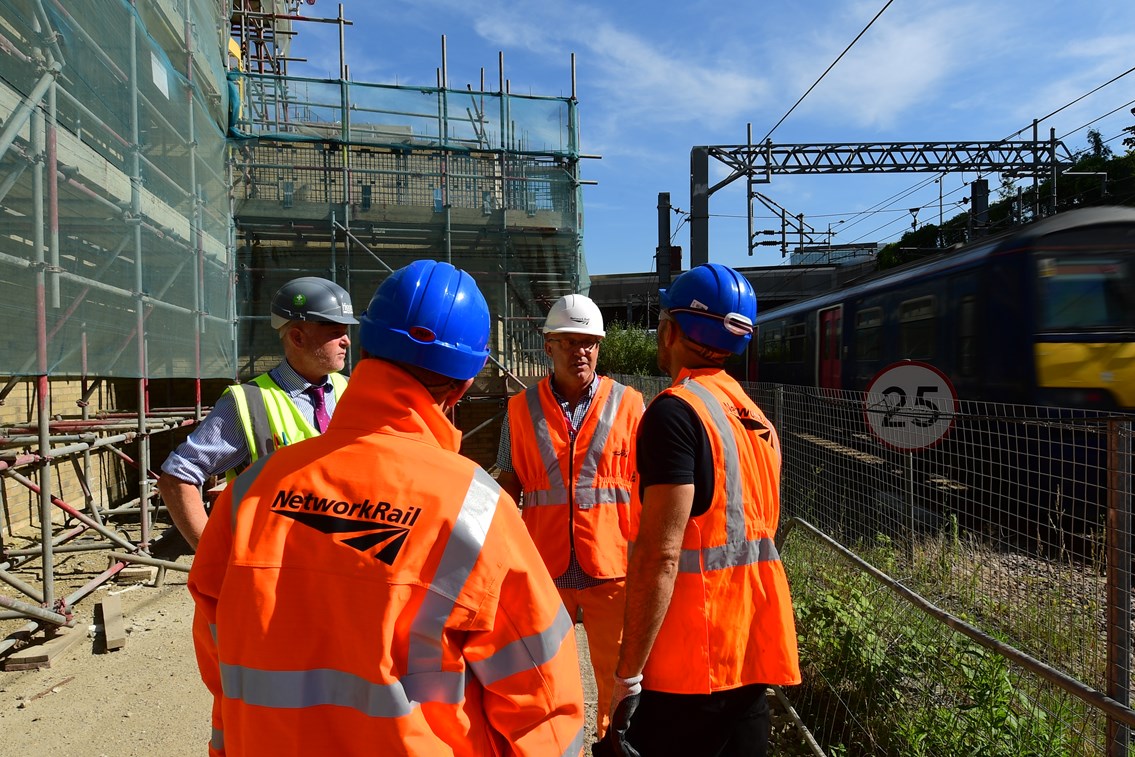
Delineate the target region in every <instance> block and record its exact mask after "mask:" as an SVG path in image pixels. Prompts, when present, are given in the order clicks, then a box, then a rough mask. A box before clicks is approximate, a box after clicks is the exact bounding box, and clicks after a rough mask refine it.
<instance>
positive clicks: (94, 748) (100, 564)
mask: <svg viewBox="0 0 1135 757" xmlns="http://www.w3.org/2000/svg"><path fill="white" fill-rule="evenodd" d="M156 556H160V557H162V558H163V559H176V560H177V561H178V562H179V563H183V564H185V565H189V564H190V563H191V557H190V556H189V555H185V554H181V555H177V554H160V555H156ZM107 564H108V560H107V557H106V556H105V555H100V554H99V553H97V552H88V553H77V554H75V555H71V556H67V557H65V558H64V559H62V560H61V561H60V563H59V566H58V567H57V570H56V575H57V576H60V577H61V578H59V585H58V586H57V589H56V595H57V596H66V595H67V594H68V593H69V592H71V591H74V590H75V589H77V588H78V587H80V586H82V585H83V584H85V583H86V582H87V581H89V580H90V579H91V578H92V577H93V576H95V575H97V574H98V573H100V572H102V571H103V570H106V568H107ZM139 573H143V574H144V575H138V574H139ZM187 577H188V574H186V573H182V572H178V571H174V570H167V571H166V573H165V577H164V580H163V581H162V582H161V586H157V585H155V584H156V581H155V578H154V577H153V575H152V574H149V573H148V572H146V571H130V574H129V576H128V577H124V578H121V579H119V580H117V581H112V582H111V583H109V584H107V585H105V586H103V587H101V588H99V589H98V590H97V591H95V592H94V593H93V594H92V595H90V596H88V597H86V598H84V599H83V600H82V601H81V602H80V603H78V605H77V606H76V608H75V617H76V618H77V622H76V624H75V629H74V632H76V633H78V634H80V635H81V638H80V639H79V640H78V641H76V642H75V643H73V644H71V645H70V646H69V647H68V648H67V649H66V650H65V651H63V652H60V653H59V654H58V655H57V656H56V657H54V658H53V659H52V660H51V666H50V667H49V668H40V669H35V670H26V671H8V672H2V671H0V755H3V756H7V755H12V756H13V757H15V756H16V755H31V754H53V755H57V756H58V757H98V756H99V755H105V756H106V757H130V756H131V755H136V756H137V757H153V755H163V757H190V756H191V755H203V754H205V753H206V749H207V747H206V745H207V742H208V739H209V708H210V696H209V693H208V691H207V690H206V689H205V686H204V684H202V683H201V679H200V677H199V676H198V674H197V663H196V660H195V658H194V656H193V641H192V637H191V629H192V618H193V601H192V599H191V597H190V595H189V591H188V589H187V588H186V579H187ZM108 595H114V596H117V597H118V598H119V599H120V601H121V603H122V616H123V621H124V628H125V631H126V634H125V637H126V643H125V645H124V646H123V647H122V648H120V649H117V650H114V651H109V652H108V651H106V649H105V644H104V641H103V635H102V632H101V628H99V627H96V625H95V620H96V617H95V606H96V604H97V603H98V602H99V601H101V600H102V599H103V598H104V597H106V596H108ZM23 625H24V623H23V622H19V623H17V622H14V621H5V622H0V639H3V638H6V637H7V635H8V634H9V633H10V632H11V631H12V630H15V629H16V628H17V627H21V626H23ZM39 638H41V637H37V639H36V641H38V640H39ZM576 639H577V641H578V642H579V655H580V662H581V665H582V668H583V670H585V671H590V664H589V663H588V658H587V639H586V636H585V635H584V633H583V626H582V625H577V626H576ZM583 685H584V701H585V702H586V703H587V731H586V732H587V733H588V734H593V733H594V732H595V701H596V694H595V682H594V679H593V678H592V677H591V676H590V673H589V672H588V673H587V674H585V676H584V681H583Z"/></svg>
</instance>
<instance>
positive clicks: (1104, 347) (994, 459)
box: [748, 207, 1135, 554]
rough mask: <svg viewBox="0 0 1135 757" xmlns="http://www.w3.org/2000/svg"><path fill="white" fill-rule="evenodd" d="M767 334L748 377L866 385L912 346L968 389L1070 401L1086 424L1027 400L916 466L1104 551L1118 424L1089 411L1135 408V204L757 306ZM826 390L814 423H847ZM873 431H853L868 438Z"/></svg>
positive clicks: (828, 428)
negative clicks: (1111, 439)
mask: <svg viewBox="0 0 1135 757" xmlns="http://www.w3.org/2000/svg"><path fill="white" fill-rule="evenodd" d="M753 341H754V342H755V345H754V346H753V347H751V349H750V354H749V359H750V362H749V365H748V373H749V378H750V380H756V381H761V382H773V383H786V384H799V385H806V386H816V387H821V388H827V389H849V390H855V391H864V390H865V389H866V387H867V385H868V383H869V382H870V381H871V379H872V378H873V377H874V376H875V375H876V374H877V373H878V372H879V371H880V370H882V369H884V368H885V367H887V366H888V365H890V364H892V363H894V362H896V361H899V360H903V359H911V360H919V361H922V362H925V363H929V364H931V365H933V366H935V367H936V368H938V369H939V370H940V371H942V372H943V373H944V374H945V375H946V376H948V377H949V379H950V381H951V382H952V383H953V385H954V387H955V390H956V392H957V395H958V398H959V399H960V400H962V401H965V400H984V401H990V402H1004V403H1008V404H1011V405H1042V406H1048V407H1051V408H1063V409H1064V410H1053V411H1052V412H1051V413H1050V414H1049V415H1047V416H1046V417H1047V418H1048V419H1050V420H1060V419H1067V420H1071V421H1074V422H1073V423H1069V424H1059V423H1057V424H1052V423H1035V422H1033V423H1029V422H1028V421H1027V417H1028V416H1027V415H1026V416H1023V417H1022V418H1021V419H1010V418H1003V419H1001V420H989V421H974V422H973V423H972V424H971V425H970V426H969V427H968V428H966V429H965V430H964V432H963V433H957V431H958V429H955V433H954V435H953V438H952V439H948V440H947V443H946V444H945V447H944V449H941V450H939V454H937V455H935V456H922V459H920V460H919V461H918V462H917V465H918V466H919V467H920V468H925V470H922V472H921V475H917V476H916V478H917V479H919V480H920V481H922V482H924V481H926V480H928V479H930V478H933V477H941V476H946V477H948V478H952V479H954V480H956V481H959V482H960V483H961V486H959V487H958V488H956V489H955V490H954V492H953V493H952V494H948V495H936V494H935V493H933V492H927V496H929V497H930V498H932V499H933V498H934V497H935V496H937V497H938V499H939V500H940V501H941V504H942V507H943V509H950V510H953V511H954V512H956V513H958V514H959V515H960V516H962V517H963V519H964V521H965V522H966V525H970V526H972V527H973V528H974V529H975V530H986V531H988V530H990V529H991V528H992V529H993V530H995V531H996V532H997V533H1000V534H1010V533H1011V534H1018V535H1027V537H1022V538H1026V539H1032V540H1036V541H1037V542H1038V543H1029V544H1022V545H1021V546H1023V547H1027V548H1029V549H1035V548H1038V547H1041V548H1055V549H1069V548H1071V549H1072V550H1073V551H1074V552H1077V553H1082V554H1083V553H1087V552H1090V550H1091V548H1092V539H1095V538H1097V537H1098V533H1099V528H1100V524H1101V522H1102V519H1103V517H1104V514H1105V512H1106V503H1107V490H1106V466H1105V464H1104V462H1105V460H1106V434H1105V433H1103V427H1102V426H1098V425H1092V424H1091V423H1087V424H1084V423H1082V420H1083V419H1084V418H1086V417H1095V416H1103V415H1107V414H1113V413H1116V412H1132V411H1135V209H1133V208H1126V207H1100V208H1085V209H1080V210H1073V211H1067V212H1065V213H1061V214H1059V215H1056V216H1053V217H1051V218H1047V219H1044V220H1041V221H1038V222H1036V223H1033V224H1030V225H1028V226H1026V227H1023V228H1020V229H1017V230H1014V231H1013V232H1010V233H1006V234H1003V235H1000V236H996V237H989V238H987V239H983V240H981V241H979V242H977V243H975V244H972V245H969V246H966V247H964V248H961V249H958V250H955V251H952V252H949V253H945V254H943V255H939V256H936V257H934V258H932V259H929V260H926V261H921V262H918V263H916V264H911V265H907V266H903V267H900V268H896V269H892V270H889V271H885V272H882V273H880V274H877V275H875V276H874V277H872V278H871V279H870V280H866V281H863V282H860V283H858V284H854V285H852V286H849V287H847V288H845V289H842V290H840V291H836V292H831V293H828V294H824V295H820V296H818V297H814V298H810V299H808V300H803V301H800V302H797V303H793V304H790V305H787V306H784V307H781V308H777V309H774V310H770V311H768V312H765V313H759V314H758V317H757V337H756V339H754V340H753ZM821 397H823V398H825V401H827V402H829V403H830V404H831V406H830V407H827V408H820V409H818V410H816V413H815V414H816V415H817V417H815V418H813V419H812V421H813V422H812V424H811V425H813V426H814V427H815V429H817V430H818V431H817V432H818V433H822V434H825V435H828V434H838V433H839V432H838V431H837V430H836V429H835V428H833V427H832V424H831V423H830V416H829V417H828V418H827V419H825V418H824V417H823V416H826V415H828V414H829V413H830V412H832V411H833V410H835V409H836V408H835V405H837V404H840V401H839V400H838V399H836V398H835V397H834V396H833V397H831V398H829V397H828V395H821ZM1003 412H1008V410H1007V409H1006V410H1004V411H1003ZM842 417H847V416H846V415H842ZM825 421H827V422H825ZM1022 421H1024V422H1022ZM819 430H823V431H819ZM865 431H866V429H861V428H856V429H844V430H843V432H844V436H843V439H840V440H839V441H840V442H841V443H843V444H851V445H853V446H858V445H857V444H856V441H855V440H856V439H858V440H863V439H865V438H868V437H869V435H868V434H866V433H864V432H865ZM1009 433H1011V434H1013V435H1014V436H1015V440H1014V441H1013V442H1012V443H1009V442H1008V440H1007V437H1006V436H1005V435H1006V434H1009ZM991 445H997V446H1003V447H1004V446H1007V447H1011V448H1012V449H1011V450H1010V449H1004V448H1003V449H1001V450H1000V451H999V453H998V454H997V455H990V453H989V450H990V446H991ZM934 465H937V466H940V468H939V469H938V470H933V471H932V470H930V466H934Z"/></svg>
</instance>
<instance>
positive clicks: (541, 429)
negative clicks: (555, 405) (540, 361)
mask: <svg viewBox="0 0 1135 757" xmlns="http://www.w3.org/2000/svg"><path fill="white" fill-rule="evenodd" d="M545 380H547V379H545ZM542 383H544V382H543V381H541V382H540V383H537V384H533V385H532V386H530V387H528V388H527V389H525V390H524V401H525V402H526V403H527V404H528V417H529V418H531V419H532V430H533V431H534V432H535V434H536V449H537V450H538V451H539V452H540V462H542V463H544V472H545V473H547V474H548V489H549V490H550V491H562V492H566V491H567V485H566V484H565V483H564V475H563V473H561V472H560V460H559V458H558V457H556V449H555V447H553V446H552V434H551V432H550V431H549V430H548V419H547V418H546V417H544V407H543V406H542V405H541V404H540V384H542ZM532 493H533V494H535V493H537V492H532ZM528 494H529V493H528V492H527V491H526V492H524V504H525V505H527V504H528ZM563 501H564V502H567V497H566V496H565V497H564V499H563Z"/></svg>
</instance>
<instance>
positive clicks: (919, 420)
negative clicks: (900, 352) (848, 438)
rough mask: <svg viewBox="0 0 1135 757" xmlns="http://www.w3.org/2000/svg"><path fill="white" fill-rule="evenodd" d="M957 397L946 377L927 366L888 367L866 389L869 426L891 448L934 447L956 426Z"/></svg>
mask: <svg viewBox="0 0 1135 757" xmlns="http://www.w3.org/2000/svg"><path fill="white" fill-rule="evenodd" d="M956 409H957V397H956V396H955V394H954V386H953V384H951V383H950V379H949V378H947V377H946V375H945V374H944V373H942V372H941V371H939V370H938V369H937V368H935V367H934V366H932V365H929V364H927V363H918V362H914V361H909V360H908V361H903V362H899V363H894V364H892V365H889V366H887V367H886V368H884V369H883V370H882V371H880V372H879V373H878V374H876V376H875V378H873V379H871V383H870V384H868V386H867V397H866V401H865V402H864V407H863V411H864V414H865V415H866V418H867V425H868V426H869V427H870V428H871V431H873V432H874V434H875V436H877V437H879V440H880V441H882V442H883V443H884V444H886V445H887V446H889V447H893V448H894V449H898V450H903V451H909V450H916V449H925V448H926V447H932V446H934V445H935V444H937V443H938V442H939V441H941V440H942V438H943V437H945V436H946V434H947V433H948V432H949V430H950V428H951V426H953V425H954V413H955V412H956Z"/></svg>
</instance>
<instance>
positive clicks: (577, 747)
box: [560, 726, 583, 757]
mask: <svg viewBox="0 0 1135 757" xmlns="http://www.w3.org/2000/svg"><path fill="white" fill-rule="evenodd" d="M582 751H583V726H580V727H579V733H577V734H575V738H574V739H572V740H571V743H570V744H568V748H567V749H565V750H564V751H563V754H562V755H560V757H568V755H571V757H575V755H577V754H580V753H581V752H582Z"/></svg>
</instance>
